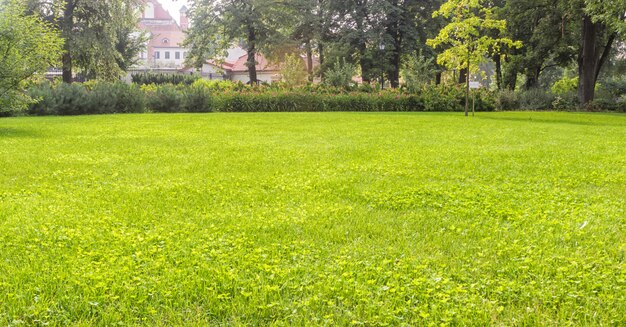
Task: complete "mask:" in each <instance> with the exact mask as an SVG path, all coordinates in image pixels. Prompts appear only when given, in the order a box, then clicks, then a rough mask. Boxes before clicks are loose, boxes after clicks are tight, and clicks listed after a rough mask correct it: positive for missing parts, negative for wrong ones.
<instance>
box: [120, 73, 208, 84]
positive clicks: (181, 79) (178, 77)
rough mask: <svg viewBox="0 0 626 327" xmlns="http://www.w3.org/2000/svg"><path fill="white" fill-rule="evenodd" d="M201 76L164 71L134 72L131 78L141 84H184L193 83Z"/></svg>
mask: <svg viewBox="0 0 626 327" xmlns="http://www.w3.org/2000/svg"><path fill="white" fill-rule="evenodd" d="M200 78H201V77H200V76H199V75H186V74H163V73H139V74H133V75H132V76H131V79H132V81H133V83H135V84H139V85H146V84H156V85H162V84H174V85H179V84H184V85H191V84H193V83H194V82H195V81H197V80H198V79H200Z"/></svg>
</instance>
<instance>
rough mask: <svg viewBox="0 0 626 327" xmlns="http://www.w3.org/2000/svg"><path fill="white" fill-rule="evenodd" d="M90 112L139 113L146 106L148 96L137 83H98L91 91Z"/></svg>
mask: <svg viewBox="0 0 626 327" xmlns="http://www.w3.org/2000/svg"><path fill="white" fill-rule="evenodd" d="M89 98H90V100H89V106H90V109H89V110H88V112H87V113H89V114H112V113H139V112H144V111H145V108H146V97H145V95H144V93H143V92H142V91H141V89H140V88H139V86H137V85H128V84H126V83H121V82H115V83H106V82H100V83H97V84H96V85H95V86H94V87H93V89H92V90H91V91H90V92H89Z"/></svg>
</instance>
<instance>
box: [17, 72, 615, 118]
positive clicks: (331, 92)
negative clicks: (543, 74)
mask: <svg viewBox="0 0 626 327" xmlns="http://www.w3.org/2000/svg"><path fill="white" fill-rule="evenodd" d="M29 95H30V96H31V97H32V98H34V99H36V100H37V101H36V102H34V103H32V104H31V105H30V106H29V108H28V110H27V114H30V115H82V114H111V113H141V112H214V111H221V112H289V111H463V110H464V103H465V92H464V89H463V88H462V87H457V86H435V85H425V86H423V87H421V88H420V89H419V90H417V91H416V92H408V91H406V90H398V89H386V90H382V91H381V90H374V89H363V90H361V89H357V90H346V89H342V88H332V87H327V86H319V85H307V86H303V87H298V88H285V87H281V86H279V85H272V86H247V85H243V84H241V83H232V82H223V81H221V82H215V81H206V80H196V81H195V82H194V83H192V84H191V85H185V84H179V85H173V84H163V85H156V84H148V85H141V86H139V85H137V84H130V85H129V84H125V83H93V82H88V83H84V84H79V83H74V84H71V85H69V84H49V83H46V84H42V85H38V86H36V87H33V88H31V89H30V91H29ZM472 98H473V99H475V100H474V101H473V104H474V107H475V110H476V111H494V110H552V109H566V110H571V109H574V108H576V107H577V106H578V104H577V102H576V101H577V98H576V94H575V93H571V94H569V93H565V94H561V95H558V96H557V95H554V94H553V93H551V92H549V91H542V90H531V91H525V92H507V91H503V92H491V91H488V90H484V89H481V90H474V91H473V97H472ZM614 98H615V97H613V98H611V99H614ZM600 99H601V100H599V101H603V102H598V103H596V104H595V105H596V107H598V108H603V109H604V110H615V111H626V102H624V101H619V100H612V101H608V100H602V99H606V97H604V98H600ZM615 99H616V98H615Z"/></svg>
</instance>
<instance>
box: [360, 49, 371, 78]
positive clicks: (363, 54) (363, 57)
mask: <svg viewBox="0 0 626 327" xmlns="http://www.w3.org/2000/svg"><path fill="white" fill-rule="evenodd" d="M359 65H360V66H361V80H362V81H363V83H369V82H370V75H371V74H370V64H369V61H368V60H367V46H366V45H365V40H364V39H363V38H361V39H360V40H359Z"/></svg>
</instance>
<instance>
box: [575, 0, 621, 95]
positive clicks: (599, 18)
mask: <svg viewBox="0 0 626 327" xmlns="http://www.w3.org/2000/svg"><path fill="white" fill-rule="evenodd" d="M580 8H581V11H580V12H579V15H580V16H581V18H582V33H581V34H582V35H581V36H582V39H581V47H580V55H579V58H578V72H579V75H578V76H579V79H578V81H579V85H578V96H579V99H580V103H581V105H587V104H588V103H590V102H592V101H593V99H594V97H595V87H596V83H597V81H598V76H599V75H600V71H601V69H602V67H603V66H604V65H605V64H606V62H607V60H608V59H609V57H610V53H611V49H612V48H613V45H614V44H615V41H616V40H617V39H618V38H619V37H620V36H621V37H623V36H624V33H625V32H626V21H625V18H626V17H625V13H626V0H613V1H606V0H584V1H583V2H582V3H581V7H580Z"/></svg>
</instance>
